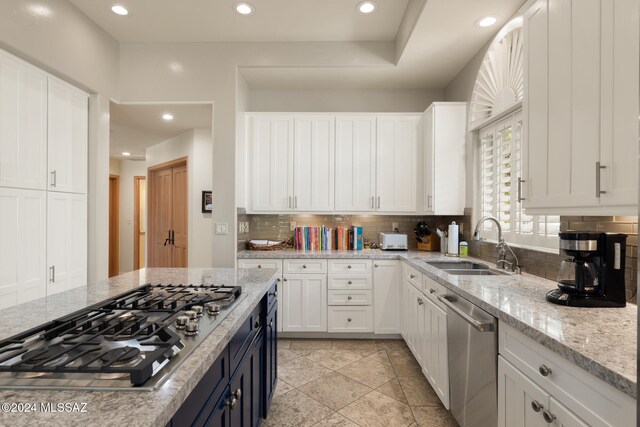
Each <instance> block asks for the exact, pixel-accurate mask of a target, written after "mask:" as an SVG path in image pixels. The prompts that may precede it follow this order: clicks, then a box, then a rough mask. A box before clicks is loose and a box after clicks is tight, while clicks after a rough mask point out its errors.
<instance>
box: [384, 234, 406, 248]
mask: <svg viewBox="0 0 640 427" xmlns="http://www.w3.org/2000/svg"><path fill="white" fill-rule="evenodd" d="M380 249H382V250H383V251H398V250H399V251H406V250H409V244H408V243H407V235H406V234H402V233H380Z"/></svg>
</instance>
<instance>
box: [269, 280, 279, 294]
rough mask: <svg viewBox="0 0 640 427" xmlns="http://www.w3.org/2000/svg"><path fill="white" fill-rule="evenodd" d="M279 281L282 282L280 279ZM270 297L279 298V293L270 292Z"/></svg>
mask: <svg viewBox="0 0 640 427" xmlns="http://www.w3.org/2000/svg"><path fill="white" fill-rule="evenodd" d="M278 280H280V279H278ZM269 296H271V297H274V298H278V291H274V292H269Z"/></svg>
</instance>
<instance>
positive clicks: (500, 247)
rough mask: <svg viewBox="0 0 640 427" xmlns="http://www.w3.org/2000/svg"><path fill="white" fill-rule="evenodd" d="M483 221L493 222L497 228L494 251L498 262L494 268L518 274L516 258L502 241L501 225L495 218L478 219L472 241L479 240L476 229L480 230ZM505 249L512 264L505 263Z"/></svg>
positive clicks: (518, 268)
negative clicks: (512, 260)
mask: <svg viewBox="0 0 640 427" xmlns="http://www.w3.org/2000/svg"><path fill="white" fill-rule="evenodd" d="M485 221H493V222H494V223H495V224H496V226H497V227H498V244H497V245H496V250H497V251H498V261H496V268H502V269H504V270H508V271H511V272H514V273H517V274H520V273H521V270H520V266H519V265H518V264H519V261H518V257H517V256H516V254H515V253H513V250H511V248H510V247H509V245H507V242H505V241H504V238H503V237H502V225H500V221H498V219H497V218H496V217H494V216H490V215H487V216H483V217H482V218H480V221H478V223H477V224H476V228H475V230H474V231H473V240H480V236H478V228H480V226H481V225H482V224H483V223H484V222H485ZM507 249H508V250H509V252H510V253H511V255H512V256H513V259H514V262H509V261H507V259H506V258H507Z"/></svg>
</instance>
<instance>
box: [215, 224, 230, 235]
mask: <svg viewBox="0 0 640 427" xmlns="http://www.w3.org/2000/svg"><path fill="white" fill-rule="evenodd" d="M216 234H229V224H218V223H216Z"/></svg>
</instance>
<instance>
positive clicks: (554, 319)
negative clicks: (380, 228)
mask: <svg viewBox="0 0 640 427" xmlns="http://www.w3.org/2000/svg"><path fill="white" fill-rule="evenodd" d="M238 258H239V259H252V258H257V259H262V258H323V259H345V258H347V259H348V258H353V259H362V258H365V259H399V260H402V261H404V262H406V263H408V264H409V265H411V266H412V267H414V268H416V269H417V270H419V271H420V272H422V273H423V274H425V275H426V276H427V277H430V278H431V279H433V280H435V281H436V282H438V283H440V284H442V285H443V286H445V287H446V288H447V289H449V290H451V291H453V292H455V293H456V294H458V295H460V296H461V297H463V298H466V299H468V300H469V301H471V302H473V303H474V304H476V305H477V306H479V307H480V308H482V309H484V310H486V311H487V312H489V313H491V314H492V315H494V316H495V317H497V318H498V319H500V320H501V321H502V322H504V323H506V324H508V325H510V326H512V327H514V328H515V329H517V330H519V331H520V332H522V333H524V334H525V335H527V336H529V337H531V338H533V339H534V340H535V341H537V342H539V343H540V344H542V345H544V346H545V347H547V348H549V349H550V350H552V351H553V352H555V353H557V354H559V355H560V356H562V357H563V358H565V359H567V360H569V361H570V362H572V363H574V364H575V365H577V366H579V367H581V368H582V369H584V370H586V371H587V372H589V373H591V374H593V375H594V376H596V377H598V378H600V379H602V380H603V381H605V382H607V383H608V384H611V385H612V386H614V387H615V388H617V389H618V390H620V391H622V392H624V393H625V394H627V395H629V396H631V397H633V398H634V399H637V389H636V382H637V366H636V356H637V335H636V334H637V307H636V306H635V305H633V304H627V307H625V308H576V307H565V306H560V305H555V304H551V303H549V302H547V301H546V300H545V293H546V292H547V291H549V290H551V289H554V288H555V287H556V282H554V281H551V280H547V279H543V278H541V277H538V276H533V275H530V274H521V275H516V274H510V275H504V276H503V275H500V276H455V275H450V274H448V273H446V272H445V271H443V270H440V269H438V268H435V267H432V266H431V265H429V264H426V263H425V262H424V261H438V260H447V261H451V260H452V259H451V258H449V257H445V256H443V255H441V254H440V253H438V252H418V251H408V252H385V251H380V250H364V251H357V252H350V251H340V252H336V251H333V252H332V251H328V252H298V251H293V250H288V251H287V250H284V251H273V252H261V251H243V252H240V253H239V254H238ZM467 259H468V260H472V261H477V262H481V263H485V264H487V262H486V261H482V260H476V259H474V258H471V257H469V258H467ZM492 267H493V265H492Z"/></svg>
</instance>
